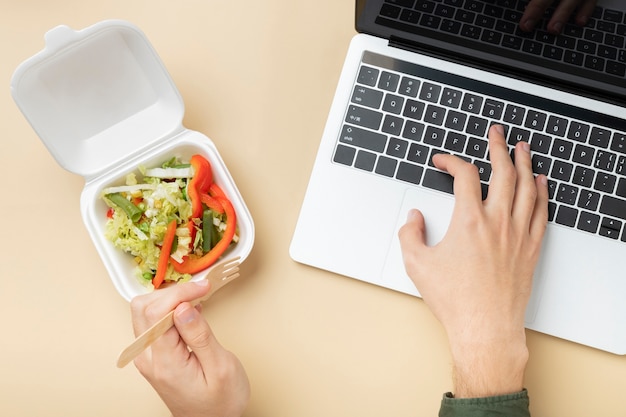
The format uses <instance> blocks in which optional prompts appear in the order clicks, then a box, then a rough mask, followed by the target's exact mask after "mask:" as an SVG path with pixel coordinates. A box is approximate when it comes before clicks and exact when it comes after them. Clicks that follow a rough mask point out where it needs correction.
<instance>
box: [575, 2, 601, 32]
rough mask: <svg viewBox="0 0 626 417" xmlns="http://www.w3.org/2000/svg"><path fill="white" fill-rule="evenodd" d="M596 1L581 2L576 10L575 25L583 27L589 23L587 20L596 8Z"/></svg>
mask: <svg viewBox="0 0 626 417" xmlns="http://www.w3.org/2000/svg"><path fill="white" fill-rule="evenodd" d="M596 4H597V1H596V0H582V4H581V5H580V7H579V8H578V12H577V13H576V24H577V25H579V26H585V25H586V24H587V23H588V22H589V18H590V17H591V15H592V14H593V11H594V9H595V8H596Z"/></svg>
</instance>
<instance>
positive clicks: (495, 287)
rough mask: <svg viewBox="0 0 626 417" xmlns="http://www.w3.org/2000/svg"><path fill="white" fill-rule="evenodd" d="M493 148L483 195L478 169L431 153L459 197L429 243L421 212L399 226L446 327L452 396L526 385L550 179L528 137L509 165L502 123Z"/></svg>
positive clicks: (494, 131) (422, 288)
mask: <svg viewBox="0 0 626 417" xmlns="http://www.w3.org/2000/svg"><path fill="white" fill-rule="evenodd" d="M489 147H490V155H491V162H492V169H493V172H492V179H491V184H490V186H489V192H488V195H487V198H486V199H485V200H484V201H483V199H482V196H481V186H480V179H479V174H478V171H477V168H476V166H475V165H473V164H470V163H467V162H465V161H463V160H462V159H460V158H457V157H455V156H452V155H447V154H439V155H436V156H434V157H433V162H434V164H435V165H436V166H437V168H439V169H442V170H444V171H447V172H448V173H449V174H450V175H452V176H453V177H454V194H455V198H456V202H455V207H454V212H453V216H452V220H451V222H450V226H449V229H448V232H447V233H446V235H445V237H444V238H443V240H442V241H441V242H440V243H438V244H437V245H435V246H433V247H428V246H427V245H426V243H425V242H426V241H425V234H426V233H428V230H425V225H424V218H423V216H422V215H421V213H420V212H419V211H417V210H413V211H411V212H410V213H409V216H408V219H407V223H406V224H405V225H404V226H403V227H402V228H401V229H400V232H399V237H400V243H401V248H402V253H403V257H404V263H405V267H406V269H407V273H408V274H409V276H410V277H411V279H412V280H413V282H414V283H415V285H416V287H417V289H418V290H419V292H420V293H421V295H422V297H423V299H424V301H425V302H426V304H427V305H428V306H429V308H430V309H431V310H432V312H433V313H434V315H435V316H436V317H437V319H438V320H439V321H440V322H441V323H442V325H443V326H444V328H445V330H446V332H447V335H448V339H449V343H450V347H451V353H452V357H453V362H454V371H455V372H454V373H455V381H454V385H455V396H456V397H457V398H469V397H486V396H493V395H502V394H510V393H516V392H519V391H521V390H522V387H523V376H524V369H525V367H526V362H527V358H528V350H527V347H526V337H525V331H524V313H525V310H526V305H527V303H528V300H529V297H530V292H531V288H532V277H533V272H534V268H535V265H536V263H537V260H538V256H539V252H540V249H541V242H542V239H543V235H544V231H545V229H546V224H547V220H548V187H547V179H546V177H545V176H544V175H539V176H537V177H536V178H535V177H534V175H533V173H532V169H531V158H530V148H529V145H528V143H525V142H519V143H518V144H517V145H516V148H515V161H516V162H515V165H513V163H512V161H511V158H510V155H509V152H508V149H507V145H506V141H505V138H504V136H503V129H502V128H501V126H492V127H491V128H490V130H489Z"/></svg>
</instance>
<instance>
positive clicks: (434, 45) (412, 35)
mask: <svg viewBox="0 0 626 417" xmlns="http://www.w3.org/2000/svg"><path fill="white" fill-rule="evenodd" d="M528 3H529V1H528V0H492V1H483V0H443V1H441V0H440V1H432V0H357V2H356V29H357V31H359V32H362V33H368V34H370V35H375V36H378V37H382V38H385V39H389V41H390V43H391V44H393V45H394V46H397V47H400V48H404V49H409V50H413V51H417V52H420V53H425V54H430V55H434V56H437V57H443V58H445V59H447V60H452V61H455V62H460V63H463V64H465V65H471V66H476V67H479V68H482V69H489V70H491V71H497V72H499V73H503V74H505V75H509V76H513V77H516V78H520V79H524V80H526V81H530V82H533V83H537V84H542V85H547V86H550V87H553V88H559V89H562V90H565V91H569V92H573V93H576V94H585V95H587V96H590V97H592V98H595V99H600V100H603V101H612V102H615V103H617V104H620V105H624V104H626V50H625V49H624V47H625V46H626V13H624V11H623V10H618V9H617V7H619V6H621V7H622V8H624V9H626V4H619V3H620V2H614V3H612V4H617V6H612V7H611V6H609V5H608V2H603V1H599V2H598V5H597V6H596V7H595V10H594V13H593V15H592V16H591V18H590V19H589V21H588V23H587V25H586V26H585V27H580V26H578V25H577V24H576V23H575V22H574V18H572V19H571V20H570V22H568V23H567V24H566V25H565V26H564V28H563V31H562V33H561V34H559V35H554V34H552V33H550V32H549V31H548V30H547V23H548V21H549V17H550V15H551V13H552V11H553V8H552V9H548V10H547V11H546V13H545V15H544V18H543V19H542V20H541V21H540V22H538V24H537V25H536V28H535V30H534V31H532V32H524V31H522V30H521V29H520V27H519V22H520V19H521V17H522V15H523V13H524V9H525V7H526V5H527V4H528Z"/></svg>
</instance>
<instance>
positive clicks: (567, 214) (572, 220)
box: [554, 206, 578, 227]
mask: <svg viewBox="0 0 626 417" xmlns="http://www.w3.org/2000/svg"><path fill="white" fill-rule="evenodd" d="M577 217H578V210H576V209H575V208H572V207H568V206H559V208H558V211H557V214H556V218H555V219H554V220H555V221H556V222H557V223H558V224H562V225H564V226H569V227H574V226H576V218H577Z"/></svg>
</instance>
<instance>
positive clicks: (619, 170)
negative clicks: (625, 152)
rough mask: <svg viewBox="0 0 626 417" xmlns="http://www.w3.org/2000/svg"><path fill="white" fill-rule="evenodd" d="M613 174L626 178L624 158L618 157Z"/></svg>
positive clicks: (625, 158) (625, 160)
mask: <svg viewBox="0 0 626 417" xmlns="http://www.w3.org/2000/svg"><path fill="white" fill-rule="evenodd" d="M615 173H616V174H618V175H625V176H626V156H620V157H619V159H618V160H617V166H616V167H615Z"/></svg>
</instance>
